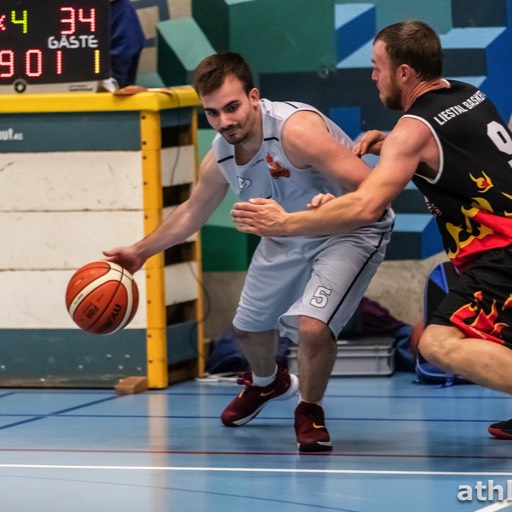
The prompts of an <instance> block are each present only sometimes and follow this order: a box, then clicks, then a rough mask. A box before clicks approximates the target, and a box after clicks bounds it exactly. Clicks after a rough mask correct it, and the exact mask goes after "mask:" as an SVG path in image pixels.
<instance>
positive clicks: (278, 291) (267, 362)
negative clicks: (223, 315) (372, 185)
mask: <svg viewBox="0 0 512 512" xmlns="http://www.w3.org/2000/svg"><path fill="white" fill-rule="evenodd" d="M193 84H194V87H195V88H196V90H197V92H198V94H199V97H200V98H201V102H202V104H203V107H204V111H205V114H206V117H207V119H208V122H209V123H210V125H211V126H212V127H213V128H214V129H215V130H216V131H217V132H218V134H217V136H216V138H215V139H214V141H213V143H212V148H211V150H210V151H209V152H208V154H207V155H206V156H205V158H204V159H203V162H202V163H201V167H200V178H199V180H198V183H197V185H196V187H195V188H194V190H193V192H192V194H191V196H190V198H189V199H188V200H187V201H185V202H184V203H182V204H181V205H180V206H179V207H178V208H177V209H176V210H175V211H174V213H172V214H171V215H170V216H168V217H167V218H166V219H164V221H163V222H162V224H161V225H160V226H159V227H157V228H156V229H155V230H154V231H153V232H152V233H151V234H149V235H148V236H147V237H146V238H144V239H143V240H140V241H139V242H137V243H135V244H133V245H131V246H128V247H121V248H116V249H113V250H111V251H106V252H105V255H106V256H107V258H108V259H109V260H111V261H115V262H117V263H119V264H121V265H123V266H124V267H125V268H126V269H127V270H128V271H130V272H135V271H137V270H138V269H140V268H141V267H142V265H143V264H144V262H145V261H146V259H147V258H149V257H150V256H152V255H154V254H156V253H158V252H160V251H162V250H164V249H167V248H169V247H171V246H173V245H176V244H180V243H182V242H184V241H185V240H186V239H187V238H188V237H189V236H190V235H192V234H193V233H195V232H196V231H197V230H198V229H200V228H201V226H203V225H204V224H205V222H206V221H207V220H208V218H209V216H210V215H211V214H212V213H213V211H214V210H215V209H216V208H217V206H218V205H219V204H220V203H221V201H222V199H223V198H224V197H225V194H226V192H227V190H228V187H231V189H232V190H233V191H234V192H235V193H236V194H237V195H238V196H239V197H240V198H241V199H242V200H245V201H247V200H249V199H251V198H256V197H264V198H272V199H274V200H275V201H276V202H277V203H279V204H280V205H281V206H282V207H283V208H284V209H285V210H286V211H288V212H297V211H302V210H306V209H307V208H308V205H309V203H310V201H311V199H312V198H313V197H314V196H315V195H317V194H322V197H332V196H335V197H337V196H340V195H342V194H344V193H345V192H347V191H353V190H355V189H356V188H357V187H358V185H359V184H360V183H361V182H362V181H363V180H364V179H365V178H366V177H367V176H368V174H369V168H368V167H367V165H366V164H365V163H364V162H363V161H361V160H360V159H359V158H357V157H356V156H355V155H354V154H353V152H352V145H353V143H352V141H351V140H350V139H349V137H348V136H347V135H346V134H345V133H344V132H343V131H342V130H341V129H340V128H339V127H338V126H336V125H335V124H334V123H332V122H331V121H330V120H329V119H327V118H326V117H324V116H323V115H322V114H321V113H320V112H319V111H317V110H316V109H315V108H313V107H311V106H309V105H305V104H301V103H297V102H271V101H268V100H266V99H260V96H259V91H258V89H256V88H255V87H254V83H253V78H252V74H251V70H250V68H249V66H248V65H247V63H246V62H245V61H244V59H243V58H242V57H241V56H239V55H237V54H234V53H226V54H218V55H212V56H210V57H208V58H206V59H205V60H204V61H203V62H201V63H200V65H199V66H198V68H197V69H196V71H195V73H194V81H193ZM315 206H316V205H315ZM309 207H313V206H312V205H309ZM393 219H394V214H393V212H392V210H390V209H386V211H385V212H384V213H383V215H382V216H381V217H380V218H379V219H378V220H377V221H375V222H374V223H372V224H371V225H368V226H365V227H363V228H359V229H357V230H353V231H352V232H349V233H346V234H342V235H336V236H308V237H265V238H262V239H261V241H260V243H259V245H258V247H257V249H256V251H255V253H254V256H253V258H252V261H251V264H250V267H249V269H248V272H247V278H246V281H245V284H244V288H243V291H242V295H241V298H240V302H239V306H238V309H237V311H236V315H235V318H234V320H233V325H234V329H235V333H236V335H237V339H238V341H239V342H240V346H241V348H242V350H243V353H244V355H245V357H246V358H247V360H248V361H249V364H250V366H251V370H252V371H251V372H248V373H246V374H244V375H242V376H240V378H239V379H238V383H239V384H241V385H243V386H244V390H243V391H242V392H241V393H240V394H239V395H238V396H237V397H236V398H234V399H233V401H232V402H231V403H230V404H228V406H227V407H226V409H225V410H224V411H223V413H222V415H221V420H222V422H223V424H224V425H226V426H228V427H239V426H242V425H244V424H246V423H248V422H249V421H251V420H252V419H253V418H254V417H255V416H256V415H257V414H258V413H259V412H260V411H261V409H262V408H263V407H264V405H265V404H266V403H268V402H269V401H272V400H284V399H288V398H290V397H292V396H293V395H295V394H296V393H297V390H299V403H298V406H297V408H296V411H295V433H296V438H297V444H298V447H299V451H301V452H319V451H330V450H332V445H331V439H330V435H329V432H328V430H327V428H326V426H325V418H324V411H323V407H322V400H323V397H324V393H325V390H326V387H327V384H328V379H329V377H330V374H331V371H332V368H333V365H334V363H335V361H336V357H337V344H336V339H337V337H338V334H339V333H340V332H341V330H342V329H343V327H344V326H345V325H346V324H347V322H348V321H349V320H350V318H351V317H352V315H353V314H354V312H355V310H356V308H357V306H358V304H359V302H360V300H361V298H362V297H363V294H364V292H365V291H366V288H367V286H368V284H369V282H370V280H371V278H372V277H373V275H374V274H375V271H376V270H377V267H378V266H379V264H380V263H381V262H382V260H383V258H384V253H385V248H386V245H387V243H388V241H389V238H390V233H391V230H392V226H393ZM278 334H281V335H282V336H286V337H288V338H290V339H291V340H292V341H293V342H295V343H297V344H298V364H299V373H300V384H299V382H298V379H297V377H296V376H295V375H292V374H289V373H288V372H287V370H285V369H282V368H278V367H277V365H276V354H277V348H278Z"/></svg>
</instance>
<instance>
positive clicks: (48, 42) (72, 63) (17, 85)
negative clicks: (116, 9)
mask: <svg viewBox="0 0 512 512" xmlns="http://www.w3.org/2000/svg"><path fill="white" fill-rule="evenodd" d="M109 4H110V2H109V0H65V1H56V0H2V2H1V3H0V92H5V90H6V88H7V90H9V91H13V92H18V93H21V92H25V91H27V90H28V89H30V88H31V86H33V85H35V86H38V85H39V86H44V85H45V86H46V87H43V88H42V89H41V88H39V89H40V90H51V89H52V88H51V84H61V85H62V86H63V87H60V90H70V91H71V90H88V88H89V84H90V83H91V82H92V83H94V82H99V81H101V80H104V79H107V78H109V76H110V52H109V49H110V33H109V32H110V30H109V28H110V23H109V8H110V6H109ZM49 86H50V87H49ZM36 90H37V87H36Z"/></svg>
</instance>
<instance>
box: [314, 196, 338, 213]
mask: <svg viewBox="0 0 512 512" xmlns="http://www.w3.org/2000/svg"><path fill="white" fill-rule="evenodd" d="M335 197H336V196H334V195H332V194H317V195H316V196H314V197H313V199H311V202H310V203H308V204H307V207H308V208H309V209H310V210H314V209H315V208H318V207H319V206H322V205H323V204H325V203H328V202H329V201H332V200H333V199H334V198H335Z"/></svg>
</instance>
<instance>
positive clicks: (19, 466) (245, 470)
mask: <svg viewBox="0 0 512 512" xmlns="http://www.w3.org/2000/svg"><path fill="white" fill-rule="evenodd" d="M0 468H4V469H86V470H87V469H94V470H103V471H205V472H215V471H219V472H230V471H231V472H236V473H317V474H318V473H321V474H334V475H337V474H342V475H426V476H512V473H499V472H496V473H490V472H479V471H386V470H382V471H372V470H365V469H361V470H358V469H295V468H291V469H278V468H215V467H183V466H77V465H67V464H0ZM496 510H499V509H496ZM478 512H479V511H478ZM485 512H490V511H487V510H485Z"/></svg>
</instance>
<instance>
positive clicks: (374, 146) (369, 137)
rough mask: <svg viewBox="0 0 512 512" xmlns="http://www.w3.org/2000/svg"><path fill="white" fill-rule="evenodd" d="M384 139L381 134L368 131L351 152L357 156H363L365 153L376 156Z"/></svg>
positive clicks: (376, 131)
mask: <svg viewBox="0 0 512 512" xmlns="http://www.w3.org/2000/svg"><path fill="white" fill-rule="evenodd" d="M385 138H386V136H385V135H384V134H383V133H382V132H379V131H378V130H370V131H368V132H366V133H365V134H363V135H362V136H361V138H360V139H359V140H358V141H357V142H356V143H355V144H354V147H353V148H352V152H353V153H354V154H355V155H357V156H363V155H366V154H367V153H370V154H372V155H377V156H378V155H380V149H381V147H382V143H383V142H384V139H385Z"/></svg>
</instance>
